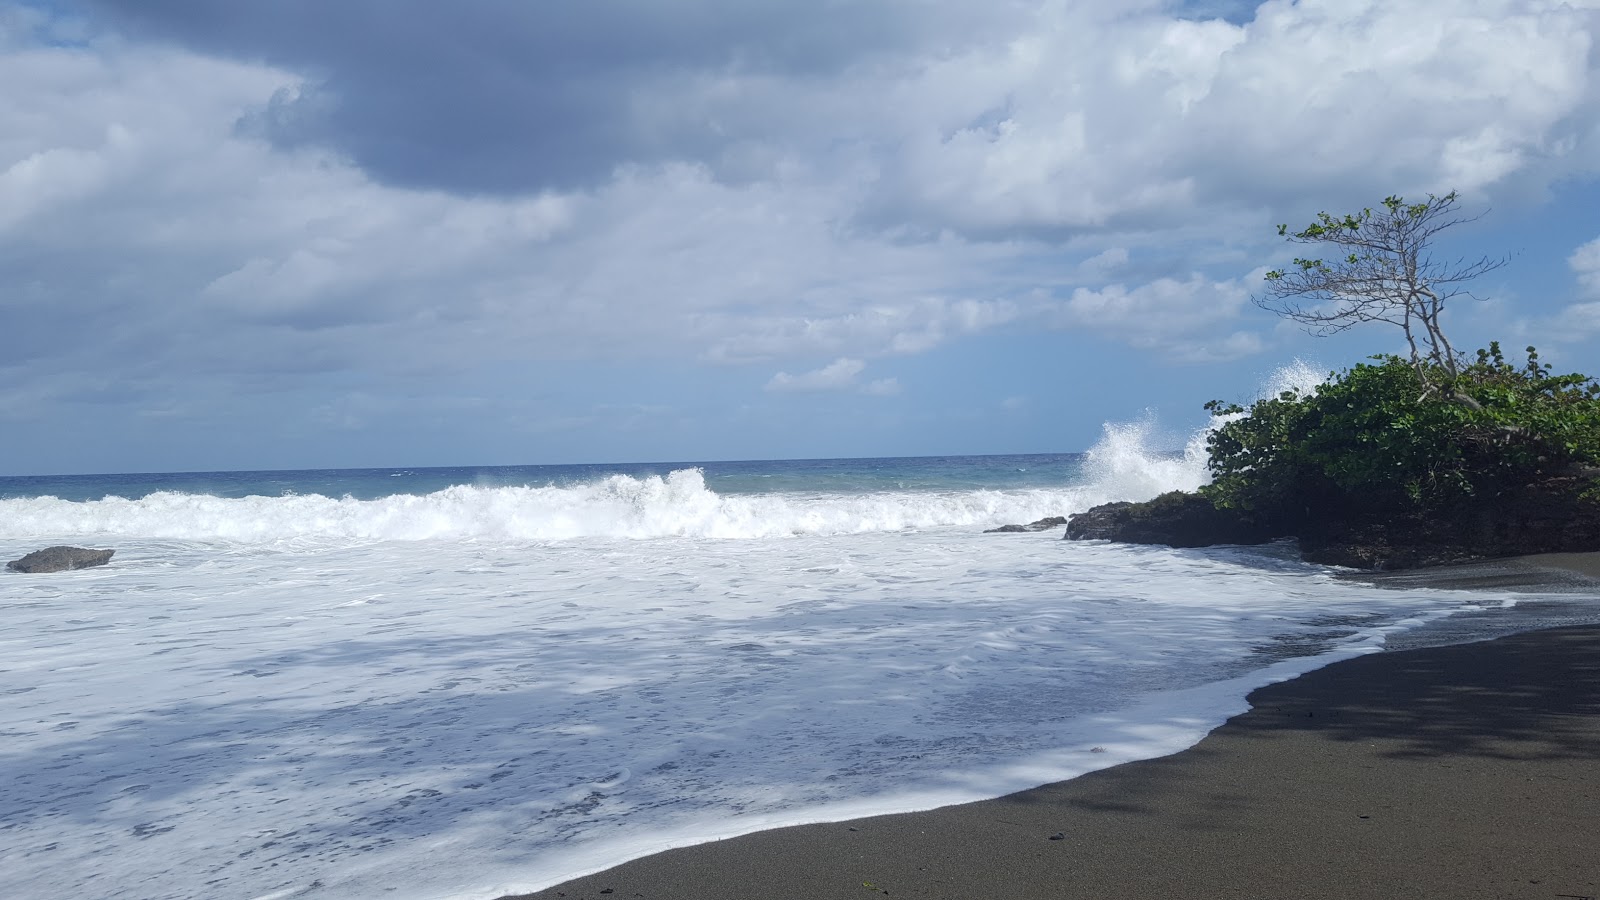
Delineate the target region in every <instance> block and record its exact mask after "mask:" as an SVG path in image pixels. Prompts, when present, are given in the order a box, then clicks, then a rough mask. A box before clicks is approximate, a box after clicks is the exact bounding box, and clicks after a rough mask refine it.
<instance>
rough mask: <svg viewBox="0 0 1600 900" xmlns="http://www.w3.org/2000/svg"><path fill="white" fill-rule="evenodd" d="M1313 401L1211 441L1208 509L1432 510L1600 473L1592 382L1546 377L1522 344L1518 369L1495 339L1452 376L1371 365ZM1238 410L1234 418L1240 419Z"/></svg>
mask: <svg viewBox="0 0 1600 900" xmlns="http://www.w3.org/2000/svg"><path fill="white" fill-rule="evenodd" d="M1373 360H1375V364H1367V363H1363V364H1361V365H1357V366H1355V367H1354V368H1352V369H1349V370H1347V371H1345V372H1343V373H1340V374H1336V375H1334V376H1332V377H1331V378H1330V380H1329V381H1328V382H1327V383H1326V384H1323V385H1321V386H1320V387H1318V388H1317V389H1316V390H1315V391H1314V392H1312V393H1311V394H1309V395H1301V394H1298V393H1295V392H1292V391H1291V392H1287V393H1284V394H1280V395H1279V396H1277V397H1269V398H1266V399H1263V400H1260V401H1257V402H1256V403H1254V404H1252V405H1251V407H1250V408H1249V410H1248V411H1246V410H1245V409H1243V408H1241V407H1239V406H1235V405H1230V404H1223V403H1220V402H1217V401H1213V402H1212V403H1208V404H1206V408H1207V409H1209V410H1211V411H1212V413H1213V414H1214V415H1218V416H1224V417H1229V418H1230V419H1231V420H1230V421H1227V422H1225V423H1224V424H1222V425H1221V426H1220V427H1218V428H1216V429H1215V430H1214V431H1213V433H1212V435H1211V437H1210V440H1209V449H1210V458H1211V471H1212V476H1213V481H1212V483H1211V484H1210V485H1208V486H1206V487H1205V488H1203V489H1202V491H1203V493H1204V494H1205V495H1206V496H1207V497H1208V498H1209V499H1210V500H1211V501H1212V502H1213V503H1214V504H1215V505H1217V506H1219V507H1225V508H1234V509H1243V510H1257V511H1261V512H1263V513H1267V514H1271V515H1275V516H1286V517H1289V518H1291V519H1292V518H1295V517H1297V516H1301V515H1317V514H1319V513H1321V512H1327V511H1328V510H1329V508H1335V509H1337V508H1340V507H1350V506H1361V507H1376V506H1386V507H1391V508H1392V507H1395V506H1397V505H1398V506H1399V507H1401V508H1402V509H1403V508H1410V509H1413V510H1417V511H1437V510H1441V509H1445V508H1448V507H1449V506H1450V505H1452V504H1454V503H1457V502H1459V501H1461V500H1464V499H1467V498H1470V497H1473V496H1482V495H1485V494H1486V493H1488V494H1490V495H1492V493H1493V492H1495V491H1498V490H1500V489H1503V488H1505V487H1508V486H1515V485H1521V484H1527V483H1529V482H1531V481H1534V480H1537V479H1539V478H1542V477H1548V476H1551V475H1560V474H1571V473H1582V474H1585V475H1588V476H1593V475H1594V474H1595V469H1594V467H1595V466H1597V465H1600V385H1597V384H1596V383H1595V382H1594V381H1593V380H1592V379H1591V378H1589V377H1588V376H1585V375H1553V374H1551V371H1550V367H1549V366H1548V365H1544V364H1542V363H1540V362H1539V357H1538V354H1537V353H1536V352H1535V351H1534V349H1533V348H1532V347H1529V348H1528V361H1527V363H1526V364H1525V365H1523V366H1521V367H1516V366H1512V365H1510V364H1509V363H1507V362H1506V361H1505V359H1504V357H1503V356H1502V355H1501V352H1500V347H1499V345H1498V344H1491V345H1490V348H1489V349H1488V350H1480V351H1478V356H1477V359H1476V361H1474V362H1472V363H1470V364H1469V365H1466V366H1461V367H1460V368H1459V369H1458V371H1457V373H1456V374H1454V375H1452V374H1450V373H1448V372H1447V371H1445V370H1444V369H1443V368H1442V367H1439V366H1426V367H1425V371H1419V369H1418V367H1417V365H1416V364H1415V363H1414V362H1413V361H1412V360H1407V359H1403V358H1401V357H1398V356H1377V357H1373ZM1241 414H1242V415H1241Z"/></svg>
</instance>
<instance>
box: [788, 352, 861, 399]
mask: <svg viewBox="0 0 1600 900" xmlns="http://www.w3.org/2000/svg"><path fill="white" fill-rule="evenodd" d="M866 367H867V364H866V363H864V362H862V361H861V360H859V359H836V360H834V361H833V362H831V363H829V364H828V365H826V366H823V367H822V368H820V369H814V370H812V371H810V372H805V373H803V374H800V375H790V374H789V373H788V372H779V373H778V374H776V375H774V376H772V380H771V381H768V382H767V390H769V391H842V390H848V389H850V388H853V387H855V385H856V376H858V375H860V374H861V372H862V370H863V369H865V368H866Z"/></svg>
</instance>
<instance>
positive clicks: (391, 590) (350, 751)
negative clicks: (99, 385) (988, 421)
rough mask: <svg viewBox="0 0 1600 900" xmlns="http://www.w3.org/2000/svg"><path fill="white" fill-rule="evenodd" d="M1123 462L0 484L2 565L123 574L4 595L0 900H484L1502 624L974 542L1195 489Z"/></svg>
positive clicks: (1349, 596) (1124, 743)
mask: <svg viewBox="0 0 1600 900" xmlns="http://www.w3.org/2000/svg"><path fill="white" fill-rule="evenodd" d="M1149 443H1150V436H1149V428H1148V427H1147V426H1142V425H1132V426H1117V427H1108V428H1107V431H1106V437H1105V439H1104V440H1103V441H1102V442H1101V443H1100V444H1099V445H1098V446H1096V447H1095V448H1094V449H1093V450H1091V451H1090V452H1089V453H1086V454H1057V455H1028V456H981V457H934V458H910V459H858V460H792V461H776V462H774V461H763V462H704V463H673V464H660V465H593V466H530V467H510V468H452V469H404V468H396V469H364V470H339V471H311V472H221V473H204V474H177V475H93V476H65V477H48V478H46V477H39V478H0V552H5V553H9V554H10V555H8V556H6V557H5V558H6V559H14V558H17V557H20V556H21V555H23V554H24V553H26V552H28V551H30V550H34V549H38V548H41V547H45V546H49V545H52V544H58V543H70V544H76V545H81V546H90V547H103V548H111V549H114V550H115V551H116V556H115V558H114V559H113V560H112V563H111V564H110V565H109V566H106V567H103V568H96V569H89V570H83V571H78V572H69V573H62V574H56V575H31V576H30V575H21V574H15V573H0V616H3V621H4V623H5V627H4V630H3V632H0V737H3V740H0V760H3V771H4V778H0V896H6V897H18V898H45V897H63V896H82V897H101V898H108V900H113V898H141V900H146V898H168V900H179V898H185V900H187V898H258V900H259V898H290V897H326V898H338V900H368V898H372V900H376V898H392V900H435V898H452V900H487V898H492V897H496V896H499V895H500V894H503V893H506V892H510V891H516V890H534V889H538V888H542V887H545V886H548V885H551V884H554V883H557V882H559V881H562V880H565V879H567V878H570V877H574V876H577V875H579V874H584V873H587V872H590V871H595V870H598V869H601V868H605V867H608V866H611V865H614V864H617V863H619V862H622V861H625V860H627V859H630V858H634V857H638V856H641V855H644V854H647V853H650V852H654V851H656V850H661V849H666V848H669V847H674V846H680V845H685V844H691V843H697V842H702V841H707V840H713V839H717V838H722V837H727V836H732V835H736V834H741V833H747V832H750V831H754V830H758V829H762V828H768V827H774V826H780V825H787V824H796V823H803V822H816V821H828V820H839V819H845V818H851V817H858V816H864V815H870V814H877V813H885V812H896V811H908V810H916V809H926V808H931V807H935V806H940V805H945V804H949V803H955V802H960V801H965V800H972V799H980V798H987V797H994V796H999V795H1002V794H1005V793H1008V792H1011V791H1015V790H1019V789H1022V788H1027V787H1032V786H1036V785H1039V784H1042V783H1046V782H1051V781H1057V780H1061V779H1064V778H1069V777H1072V776H1075V775H1078V774H1082V773H1084V772H1087V771H1091V770H1094V769H1099V768H1103V767H1105V766H1108V765H1113V764H1116V763H1119V762H1124V761H1128V760H1133V759H1140V758H1147V757H1151V756H1157V755H1162V754H1167V753H1171V752H1175V751H1177V750H1179V749H1182V748H1184V747H1187V746H1189V745H1191V744H1193V743H1194V742H1196V741H1198V740H1199V739H1200V738H1201V737H1202V736H1203V735H1204V734H1205V733H1206V732H1207V731H1208V730H1210V729H1211V728H1213V727H1215V726H1216V725H1217V724H1219V723H1220V722H1222V721H1223V720H1224V719H1226V718H1227V717H1229V716H1230V715H1233V714H1235V713H1238V712H1241V711H1243V710H1244V709H1245V708H1246V703H1245V699H1244V698H1245V696H1246V694H1248V693H1249V691H1250V690H1252V689H1253V688H1255V687H1258V686H1260V685H1264V684H1267V683H1271V682H1273V681H1278V680H1282V679H1284V678H1289V677H1293V676H1294V675H1296V674H1299V673H1302V672H1305V671H1307V670H1310V669H1313V668H1317V667H1320V666H1322V665H1326V664H1327V663H1329V662H1331V661H1334V660H1337V659H1341V658H1345V657H1349V656H1352V655H1356V654H1361V653H1369V652H1374V651H1376V650H1379V649H1381V648H1383V647H1384V646H1385V642H1386V641H1390V640H1392V639H1394V638H1396V637H1397V636H1400V635H1405V634H1410V633H1414V632H1417V631H1418V630H1425V629H1426V628H1427V627H1428V623H1430V622H1437V621H1439V620H1440V619H1441V617H1446V616H1452V615H1457V618H1460V616H1459V615H1458V614H1461V613H1464V612H1468V613H1472V612H1474V611H1475V614H1476V616H1477V619H1478V620H1481V621H1492V620H1493V618H1494V614H1495V611H1496V610H1501V609H1509V608H1511V607H1513V606H1514V605H1515V604H1517V603H1519V602H1525V601H1527V600H1528V599H1529V596H1530V595H1525V594H1518V593H1515V592H1511V591H1496V590H1478V591H1473V592H1463V591H1452V590H1442V589H1432V588H1417V589H1406V590H1395V589H1391V588H1387V587H1384V586H1381V585H1377V584H1373V583H1366V582H1362V581H1359V580H1352V579H1347V578H1342V577H1340V576H1339V574H1338V573H1337V572H1334V571H1332V570H1329V569H1326V568H1323V567H1319V566H1313V565H1308V564H1305V563H1302V562H1300V561H1299V560H1298V558H1297V557H1296V556H1295V554H1294V553H1293V551H1292V548H1291V547H1289V546H1287V545H1267V546H1264V547H1253V548H1209V549H1203V550H1174V549H1169V548H1160V547H1134V546H1118V545H1110V544H1105V543H1097V542H1083V543H1080V542H1069V541H1064V540H1061V536H1062V529H1060V528H1055V529H1051V530H1049V531H1044V532H1038V533H1025V534H985V533H983V532H984V529H986V528H993V527H995V526H998V525H1002V524H1006V523H1026V522H1031V521H1033V520H1035V519H1039V518H1042V517H1045V516H1051V515H1066V514H1069V513H1072V512H1076V511H1080V510H1083V509H1086V508H1088V507H1089V506H1091V505H1093V504H1095V503H1099V502H1103V501H1106V500H1112V499H1142V498H1146V497H1150V496H1154V495H1155V494H1156V493H1159V492H1161V491H1163V490H1169V489H1173V488H1193V487H1195V486H1196V485H1198V484H1200V483H1202V482H1203V481H1204V480H1205V477H1206V475H1205V467H1204V462H1203V452H1202V445H1201V444H1200V443H1199V441H1198V440H1197V441H1192V442H1191V443H1190V446H1189V448H1188V450H1187V451H1186V452H1182V453H1170V454H1163V453H1156V452H1152V451H1151V450H1150V449H1149V448H1148V444H1149ZM1468 618H1471V617H1470V616H1469V617H1468ZM1485 627H1488V626H1485ZM1469 632H1470V629H1469ZM1471 637H1472V633H1467V634H1465V635H1458V636H1457V637H1456V638H1455V639H1471Z"/></svg>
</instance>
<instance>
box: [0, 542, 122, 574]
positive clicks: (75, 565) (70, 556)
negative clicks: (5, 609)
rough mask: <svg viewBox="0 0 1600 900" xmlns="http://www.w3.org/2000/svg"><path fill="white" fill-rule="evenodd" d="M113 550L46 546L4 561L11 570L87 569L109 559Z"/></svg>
mask: <svg viewBox="0 0 1600 900" xmlns="http://www.w3.org/2000/svg"><path fill="white" fill-rule="evenodd" d="M116 552H117V551H115V550H86V549H84V548H83V547H46V548H45V549H43V550H35V551H33V552H32V553H29V554H28V555H27V556H24V557H23V558H21V559H14V560H12V561H11V562H8V563H6V568H8V569H10V570H11V571H13V572H28V573H30V574H37V573H40V572H65V571H67V570H68V569H88V568H92V567H94V566H103V565H105V564H106V563H108V562H110V561H111V555H112V554H113V553H116Z"/></svg>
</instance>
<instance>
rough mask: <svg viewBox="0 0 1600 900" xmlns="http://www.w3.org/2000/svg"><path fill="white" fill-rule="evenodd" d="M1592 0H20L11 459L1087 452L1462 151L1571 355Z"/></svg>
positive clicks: (1322, 348) (1281, 329) (1595, 104)
mask: <svg viewBox="0 0 1600 900" xmlns="http://www.w3.org/2000/svg"><path fill="white" fill-rule="evenodd" d="M1597 38H1600V2H1596V0H1579V2H1571V0H1568V2H1565V3H1556V2H1535V0H1497V2H1490V0H1475V2H1468V0H1430V2H1411V0H1390V2H1370V3H1368V2H1360V0H1341V2H1331V0H1327V2H1313V0H1306V2H1299V3H1287V2H1279V0H1274V2H1269V3H1265V4H1261V5H1259V6H1254V5H1250V4H1246V3H1236V2H1207V3H1201V4H1191V5H1187V6H1184V5H1179V4H1173V3H1161V2H1144V0H1137V2H1127V3H1098V4H1093V3H1089V4H1065V3H1060V2H1033V0H1015V2H1009V3H1002V4H975V3H969V2H956V0H879V2H862V3H843V4H836V5H824V6H821V7H819V6H818V4H816V3H815V0H807V2H801V0H767V2H761V3H752V2H749V0H648V2H647V0H596V2H587V3H581V4H550V3H526V4H508V3H503V2H495V0H462V2H457V3H452V4H439V3H424V2H414V0H383V2H379V0H342V2H333V3H330V2H322V0H318V2H311V0H239V2H233V3H226V4H218V3H214V2H209V0H81V2H79V0H59V2H53V3H34V2H25V3H18V2H9V3H8V2H4V0H0V83H3V84H5V85H6V89H5V90H4V91H3V92H0V317H3V318H0V322H3V323H4V331H5V340H4V342H3V343H0V430H3V433H4V435H5V440H4V441H3V442H0V474H33V473H51V472H115V471H174V470H197V469H237V468H300V467H335V466H368V465H372V466H377V465H411V466H421V465H472V464H517V463H559V462H604V461H630V460H638V461H671V460H689V459H733V458H771V457H811V456H877V455H923V454H944V453H1005V452H1052V451H1075V450H1082V449H1086V448H1087V447H1088V446H1090V445H1091V444H1093V443H1094V442H1095V440H1096V439H1097V438H1098V436H1099V433H1100V428H1101V423H1102V422H1104V421H1106V420H1130V419H1136V418H1140V417H1141V416H1143V415H1145V411H1146V410H1154V411H1155V413H1156V414H1157V415H1158V416H1159V418H1160V421H1161V422H1162V423H1163V425H1164V427H1166V428H1167V429H1168V430H1169V431H1170V432H1171V433H1172V434H1173V435H1174V436H1175V437H1176V436H1181V434H1182V433H1183V432H1185V431H1186V430H1188V429H1190V428H1192V427H1194V426H1196V425H1198V424H1200V423H1201V422H1202V421H1203V419H1204V413H1203V412H1202V411H1201V409H1200V406H1201V404H1202V403H1203V402H1204V401H1206V400H1209V399H1212V398H1221V399H1230V400H1234V399H1248V398H1249V397H1250V396H1251V394H1252V393H1253V392H1254V391H1255V390H1256V389H1257V386H1258V385H1260V384H1261V383H1262V381H1263V380H1264V379H1265V378H1266V377H1267V376H1269V375H1270V373H1271V372H1272V371H1273V370H1274V369H1275V368H1277V367H1279V366H1282V365H1284V364H1286V363H1289V362H1290V361H1291V360H1293V359H1295V358H1297V357H1299V358H1305V359H1309V360H1312V361H1315V362H1316V363H1317V364H1318V365H1319V366H1321V367H1323V368H1334V367H1342V366H1345V365H1348V364H1350V363H1352V362H1355V361H1358V360H1359V359H1361V358H1362V357H1363V356H1365V355H1367V354H1369V353H1375V352H1386V351H1394V350H1398V349H1399V336H1398V335H1397V334H1392V333H1388V332H1385V331H1383V330H1381V328H1379V327H1378V326H1374V327H1373V328H1372V329H1369V330H1361V331H1357V332H1354V333H1352V334H1349V335H1346V336H1344V337H1342V338H1339V339H1337V340H1328V339H1313V338H1310V337H1308V336H1306V335H1304V334H1301V333H1300V332H1298V331H1296V330H1295V329H1294V328H1293V327H1292V326H1290V325H1288V324H1286V323H1282V322H1279V321H1278V320H1276V319H1275V318H1274V317H1273V316H1272V315H1271V314H1270V313H1267V312H1264V311H1262V310H1260V309H1258V308H1257V307H1255V306H1254V305H1253V304H1252V303H1251V302H1250V298H1251V295H1252V292H1254V291H1258V290H1259V287H1260V284H1261V280H1260V279H1261V272H1262V271H1263V270H1265V269H1266V268H1268V267H1271V266H1273V265H1277V264H1280V263H1282V262H1283V261H1285V260H1287V259H1288V258H1289V257H1290V256H1292V255H1294V252H1295V248H1293V247H1290V246H1287V245H1285V244H1283V243H1282V242H1281V240H1280V239H1278V238H1277V237H1276V234H1275V228H1274V226H1275V225H1277V224H1278V223H1280V222H1284V223H1289V224H1295V225H1298V224H1303V223H1304V222H1306V221H1309V220H1310V219H1311V217H1312V216H1313V215H1314V213H1315V212H1317V211H1318V210H1321V209H1328V210H1332V211H1344V210H1349V209H1354V208H1358V207H1360V206H1363V205H1370V204H1373V203H1376V202H1377V201H1378V200H1380V199H1381V198H1382V197H1384V196H1386V195H1389V194H1402V195H1406V196H1411V197H1419V196H1422V195H1424V194H1426V193H1428V192H1438V193H1443V192H1446V191H1450V190H1457V191H1460V193H1461V196H1462V201H1463V205H1464V207H1465V208H1466V209H1467V210H1468V211H1470V212H1474V213H1476V212H1483V213H1485V215H1484V217H1483V218H1482V219H1481V220H1479V221H1477V222H1475V223H1472V224H1469V225H1463V226H1461V227H1459V228H1457V229H1455V230H1453V231H1452V232H1449V233H1447V234H1446V235H1445V238H1444V240H1443V242H1442V244H1441V247H1440V250H1441V252H1443V253H1446V254H1450V255H1455V254H1460V255H1464V256H1476V255H1478V254H1489V255H1495V256H1499V255H1510V256H1511V260H1510V262H1509V264H1508V265H1507V266H1505V267H1504V268H1503V269H1501V270H1499V271H1497V272H1495V273H1493V274H1492V275H1490V276H1488V277H1486V278H1485V279H1483V280H1482V281H1481V282H1480V283H1478V284H1476V285H1474V289H1475V291H1476V292H1477V293H1478V294H1479V295H1481V296H1483V297H1485V298H1487V299H1485V300H1484V301H1482V302H1477V301H1471V300H1465V299H1462V300H1460V301H1458V302H1457V303H1456V305H1455V306H1454V307H1453V308H1452V310H1451V311H1450V313H1449V316H1450V321H1449V328H1450V331H1451V333H1452V335H1453V339H1454V340H1455V342H1456V344H1457V345H1458V346H1467V347H1476V346H1479V345H1481V344H1483V343H1485V342H1486V341H1488V340H1491V339H1499V340H1501V341H1503V342H1504V343H1506V344H1507V345H1508V346H1512V347H1518V348H1520V347H1521V346H1523V345H1525V344H1528V343H1533V344H1537V345H1538V346H1539V347H1540V349H1541V352H1542V354H1543V355H1544V356H1545V357H1546V358H1547V359H1549V360H1551V361H1553V362H1555V363H1556V364H1557V365H1558V366H1560V367H1562V368H1565V369H1576V370H1581V371H1588V372H1591V373H1592V372H1595V371H1596V370H1600V56H1597V54H1600V50H1597V49H1596V47H1595V45H1596V39H1597Z"/></svg>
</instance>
